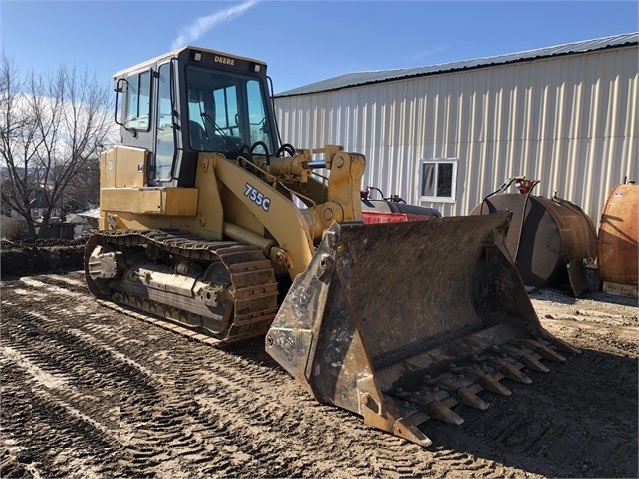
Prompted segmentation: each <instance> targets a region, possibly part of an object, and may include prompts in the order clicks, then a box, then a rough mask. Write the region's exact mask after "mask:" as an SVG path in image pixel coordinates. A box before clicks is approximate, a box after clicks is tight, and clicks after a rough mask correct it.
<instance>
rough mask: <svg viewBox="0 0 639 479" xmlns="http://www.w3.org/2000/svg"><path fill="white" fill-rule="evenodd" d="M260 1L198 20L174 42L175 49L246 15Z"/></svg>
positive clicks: (254, 0) (184, 29) (237, 6)
mask: <svg viewBox="0 0 639 479" xmlns="http://www.w3.org/2000/svg"><path fill="white" fill-rule="evenodd" d="M258 1H259V0H247V1H245V2H243V3H240V4H239V5H234V6H232V7H229V8H225V9H224V10H220V11H219V12H216V13H214V14H213V15H208V16H206V17H199V18H197V19H196V20H195V21H194V22H193V23H192V24H191V25H189V26H187V27H184V28H183V29H182V31H181V32H180V34H179V35H178V36H177V38H176V39H175V40H173V46H172V48H173V49H176V48H180V47H183V46H186V45H188V44H189V43H191V42H193V41H195V40H197V39H198V38H200V37H201V36H202V35H204V34H205V33H206V32H208V31H209V30H211V29H212V28H213V27H215V26H216V25H219V24H220V23H224V22H227V21H229V20H232V19H233V18H235V17H238V16H240V15H242V14H243V13H245V12H246V11H247V10H248V9H249V8H251V7H252V6H253V5H255V4H256V3H258Z"/></svg>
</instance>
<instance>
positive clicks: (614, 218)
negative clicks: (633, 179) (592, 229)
mask: <svg viewBox="0 0 639 479" xmlns="http://www.w3.org/2000/svg"><path fill="white" fill-rule="evenodd" d="M638 250H639V185H637V184H632V183H631V184H621V185H617V186H615V187H614V188H613V189H612V191H611V192H610V194H609V196H608V199H607V200H606V206H605V207H604V210H603V214H602V215H601V221H600V223H599V243H598V254H597V256H598V258H597V265H598V268H599V276H600V277H601V280H602V281H603V290H604V291H606V292H609V293H615V294H622V295H624V296H631V297H635V298H636V297H637V282H638V281H637V276H638V272H637V270H638V263H639V257H638Z"/></svg>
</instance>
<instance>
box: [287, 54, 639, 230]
mask: <svg viewBox="0 0 639 479" xmlns="http://www.w3.org/2000/svg"><path fill="white" fill-rule="evenodd" d="M638 51H639V49H638V48H637V46H632V47H623V48H616V49H609V50H600V51H595V52H588V53H580V54H572V55H566V56H557V57H550V58H545V59H539V60H534V61H527V62H520V63H512V64H507V65H501V66H495V67H487V68H482V69H477V70H468V71H460V72H451V73H444V74H439V75H433V76H425V77H419V78H414V79H407V80H398V81H392V82H386V83H379V84H373V85H364V86H360V87H353V88H347V89H343V90H338V91H331V92H323V93H316V94H307V95H298V96H291V97H283V98H277V99H276V102H275V103H276V114H277V118H278V122H279V126H280V131H281V136H282V140H283V141H284V142H288V143H292V144H293V145H295V146H296V147H300V148H319V147H322V146H324V145H325V144H338V145H343V146H344V147H345V149H346V150H347V151H354V152H358V153H363V154H365V155H366V159H367V168H366V173H365V174H364V179H363V185H362V186H367V185H371V186H376V187H378V188H380V189H381V190H382V191H384V192H385V193H386V194H387V195H390V194H399V195H400V196H401V197H402V198H404V199H405V200H406V201H407V202H408V203H413V204H422V205H424V206H430V207H434V208H438V209H439V210H440V211H441V212H442V214H443V215H444V216H451V215H465V214H468V213H469V212H470V211H471V210H472V209H473V208H474V207H475V205H477V204H478V203H479V202H480V201H481V199H482V198H483V197H484V196H485V195H486V194H488V193H490V192H492V191H494V190H495V189H497V188H498V187H499V186H500V185H501V184H502V183H503V181H504V180H505V179H507V178H509V177H512V176H516V175H525V176H526V177H527V178H529V179H539V180H541V183H540V184H539V185H538V186H537V187H536V189H535V190H534V193H535V194H536V195H539V196H545V197H551V196H552V195H553V194H554V192H555V191H556V192H557V195H558V196H559V197H561V198H564V199H567V200H569V201H572V202H573V203H576V204H577V205H579V206H581V208H583V209H584V211H585V212H586V213H587V214H588V215H589V216H590V218H591V219H592V220H593V222H594V223H595V225H597V223H598V221H599V217H600V214H601V212H602V210H603V207H604V205H605V201H606V198H607V196H608V193H609V192H610V190H611V189H612V188H613V187H614V186H615V185H617V184H619V183H621V182H623V181H624V178H626V177H627V179H628V180H639V178H638V176H639V175H638V174H637V173H638V172H637V154H638V151H637V150H638V136H639V134H638V131H639V123H638V122H637V109H638V102H639V91H638V90H639V86H638V84H639V73H638V72H639V65H638V63H639V62H638V58H639V55H638ZM420 158H458V159H459V165H458V170H457V195H456V198H455V202H454V203H425V202H422V203H419V201H418V196H417V164H418V160H419V159H420ZM512 191H513V192H514V191H515V190H514V188H513V189H512Z"/></svg>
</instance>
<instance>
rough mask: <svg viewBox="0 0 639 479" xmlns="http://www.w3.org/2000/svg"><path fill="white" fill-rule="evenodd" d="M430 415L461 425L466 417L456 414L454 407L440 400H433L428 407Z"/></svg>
mask: <svg viewBox="0 0 639 479" xmlns="http://www.w3.org/2000/svg"><path fill="white" fill-rule="evenodd" d="M428 415H429V416H430V417H432V418H433V419H437V420H439V421H442V422H446V423H448V424H454V425H456V426H459V425H460V424H463V423H464V419H463V418H462V417H461V416H459V415H458V414H456V413H455V412H454V411H453V410H452V409H450V408H449V407H447V406H445V405H444V404H442V403H441V402H440V401H433V402H432V403H430V406H429V407H428Z"/></svg>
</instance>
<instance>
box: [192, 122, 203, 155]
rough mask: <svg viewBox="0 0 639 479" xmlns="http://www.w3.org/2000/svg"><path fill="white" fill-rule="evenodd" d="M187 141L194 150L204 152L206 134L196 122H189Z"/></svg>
mask: <svg viewBox="0 0 639 479" xmlns="http://www.w3.org/2000/svg"><path fill="white" fill-rule="evenodd" d="M189 140H190V142H191V148H193V149H194V150H204V149H205V145H206V143H207V138H206V132H205V131H204V128H203V127H202V125H200V124H199V123H198V122H197V121H193V120H189Z"/></svg>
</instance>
